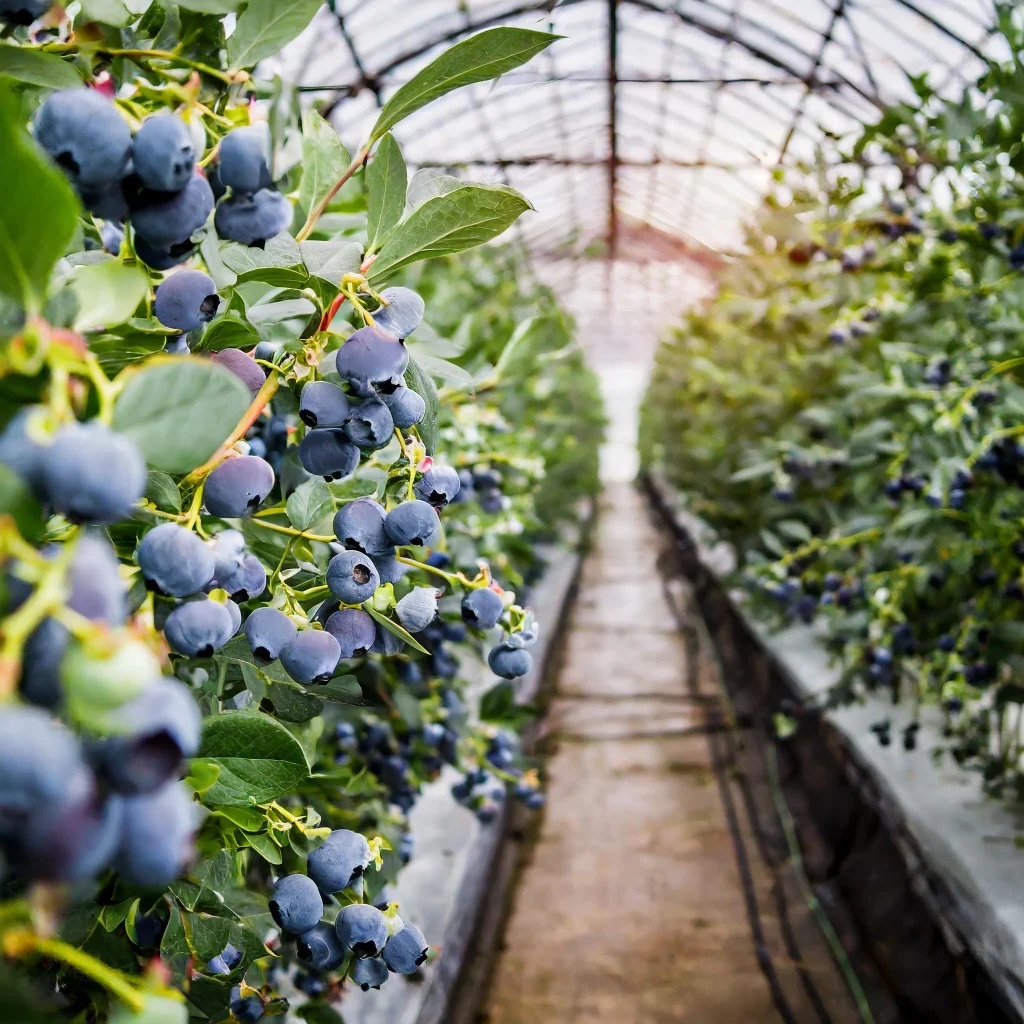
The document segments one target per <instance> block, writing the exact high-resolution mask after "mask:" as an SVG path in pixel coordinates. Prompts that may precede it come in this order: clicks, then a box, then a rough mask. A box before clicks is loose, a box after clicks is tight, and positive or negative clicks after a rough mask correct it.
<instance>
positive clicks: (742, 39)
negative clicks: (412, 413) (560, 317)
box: [273, 0, 1001, 299]
mask: <svg viewBox="0 0 1024 1024" xmlns="http://www.w3.org/2000/svg"><path fill="white" fill-rule="evenodd" d="M994 7H995V3H994V0H417V2H416V3H410V2H409V0H335V2H334V3H332V4H329V5H327V6H325V7H324V8H323V9H322V10H321V11H320V12H319V14H318V15H317V17H316V18H315V19H314V21H313V23H312V24H311V26H310V27H309V29H308V30H307V32H306V33H305V34H304V35H303V36H302V37H300V39H298V40H296V42H295V43H293V44H292V45H291V46H289V47H288V48H287V49H286V50H285V51H283V52H282V53H281V54H280V55H279V56H278V57H277V58H276V59H275V60H274V62H273V64H274V65H275V68H274V70H278V71H280V72H281V73H282V75H283V76H284V77H285V78H287V79H288V80H290V81H291V82H293V83H294V84H296V85H297V86H298V87H299V88H301V89H302V91H303V92H304V94H306V96H307V97H308V98H309V99H310V100H315V101H316V102H317V103H318V104H319V105H320V109H321V110H323V111H324V112H325V113H326V114H327V116H329V117H330V119H331V121H332V123H333V124H334V125H335V126H336V128H337V129H338V131H339V133H340V134H341V136H342V138H343V140H344V141H345V142H346V144H347V145H349V146H350V148H355V147H356V146H358V145H359V144H360V143H361V142H362V141H363V139H364V138H365V136H366V134H367V132H368V130H369V128H370V126H371V124H372V123H373V120H374V118H375V117H376V112H377V110H378V108H379V105H380V104H381V103H383V102H384V101H386V100H387V98H388V96H390V95H391V94H392V93H393V92H394V91H395V90H396V89H397V88H398V87H399V86H401V85H402V84H403V83H404V82H406V81H408V80H409V79H410V78H411V77H412V76H413V75H414V74H415V73H416V72H417V71H418V70H420V69H421V68H422V67H424V66H425V65H426V64H427V63H429V62H430V61H431V60H433V59H434V58H435V57H436V56H437V55H438V54H439V53H441V52H442V51H443V50H444V49H445V48H446V47H448V46H450V45H451V44H452V43H454V42H457V41H458V40H459V39H461V38H463V37H465V36H466V35H469V34H472V33H473V32H476V31H479V30H481V29H484V28H488V27H492V26H495V25H520V26H523V27H529V28H537V29H545V30H549V31H552V32H555V33H558V34H559V35H561V36H563V37H564V38H562V39H560V40H558V41H557V42H556V43H555V44H554V45H553V46H551V47H550V48H549V49H548V50H547V51H545V52H544V53H543V54H541V55H540V56H538V57H537V58H535V59H534V60H533V61H532V62H530V63H529V64H528V65H527V66H526V67H524V68H522V69H520V70H518V71H516V72H513V73H510V74H508V75H507V76H505V77H504V78H502V79H501V80H500V81H498V82H496V83H485V84H481V85H477V86H471V87H469V88H465V89H461V90H458V91H457V92H455V93H452V94H450V95H449V96H447V97H444V98H443V99H441V100H440V101H438V102H436V103H434V104H432V105H431V106H430V107H428V108H426V109H424V110H421V111H418V112H417V113H415V114H413V115H412V116H411V117H409V118H408V119H406V120H405V121H403V122H402V123H401V124H400V125H399V126H398V128H397V129H396V131H395V134H396V135H397V136H398V138H399V139H400V141H401V142H402V145H403V149H404V151H405V154H406V158H407V161H408V163H409V164H410V166H411V167H413V168H416V167H438V168H443V169H446V170H449V171H451V172H452V173H457V174H461V175H464V176H466V177H471V178H476V179H479V180H485V181H503V182H507V183H508V184H511V185H513V186H514V187H516V188H519V189H521V190H522V191H523V192H525V193H526V194H527V195H528V197H529V198H530V200H531V201H532V202H533V204H534V205H535V207H536V212H533V213H529V214H527V215H526V216H524V217H523V218H522V220H521V222H520V224H519V225H518V226H517V228H516V229H515V232H516V234H517V236H518V237H519V238H520V239H521V240H522V241H523V242H525V244H526V245H527V247H528V249H529V251H530V253H531V254H532V255H533V257H534V259H535V261H536V260H547V261H558V260H564V259H566V258H568V257H570V256H571V255H573V254H577V255H579V254H583V253H586V254H587V255H591V256H592V255H594V254H595V253H596V254H599V255H600V257H601V258H604V259H608V258H611V259H617V260H620V261H621V260H628V261H632V262H638V263H640V264H647V265H651V264H657V263H659V262H662V261H664V262H669V263H672V262H678V261H679V260H680V258H681V257H683V256H685V255H686V254H690V255H691V256H694V257H695V258H696V257H702V256H706V255H707V251H708V250H717V251H721V252H729V251H730V250H733V249H735V248H736V246H738V245H739V244H740V241H741V238H742V225H743V223H744V221H745V220H747V219H748V218H749V216H750V214H751V213H752V212H753V211H754V210H755V209H756V207H757V205H758V203H759V202H760V200H761V198H762V197H763V195H764V193H765V190H766V188H767V187H768V185H769V183H770V180H771V172H772V170H773V168H775V167H777V166H778V165H779V164H780V163H788V162H794V161H800V160H809V159H811V158H813V156H814V155H815V152H816V150H817V148H818V147H819V146H821V145H822V143H823V141H824V140H827V139H832V140H835V139H841V138H842V137H843V136H844V135H846V134H848V133H849V132H850V131H851V130H852V129H853V128H855V127H856V125H857V124H858V123H861V122H863V121H864V120H866V119H870V118H872V117H874V116H876V115H877V112H878V110H879V109H880V108H881V107H882V106H884V105H886V104H888V103H891V102H895V101H900V100H904V99H908V98H911V97H912V96H913V91H912V88H911V85H910V82H909V78H908V76H916V75H920V74H924V73H927V74H928V75H929V81H930V82H931V84H932V86H933V87H937V88H938V89H939V90H940V91H942V92H948V93H955V92H956V91H958V90H959V89H961V88H962V87H963V84H964V82H965V81H967V80H969V79H970V78H971V77H973V76H975V75H976V74H977V73H978V72H979V70H980V68H981V67H982V59H983V58H984V57H985V56H1001V54H999V53H998V52H997V51H996V49H995V48H996V47H997V46H998V45H999V38H998V37H996V36H993V35H992V33H991V28H992V26H993V24H994V22H995V10H994ZM646 273H647V280H648V281H649V282H651V281H656V280H661V281H663V282H664V287H665V288H666V289H668V290H673V289H677V282H676V281H675V280H674V278H673V276H672V275H671V274H662V275H660V276H659V275H655V274H654V272H653V271H652V270H650V269H648V271H647V272H646ZM671 298H672V296H670V299H671Z"/></svg>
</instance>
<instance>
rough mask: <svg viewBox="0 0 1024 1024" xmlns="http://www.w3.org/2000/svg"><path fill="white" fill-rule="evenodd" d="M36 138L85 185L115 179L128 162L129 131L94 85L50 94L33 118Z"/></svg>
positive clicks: (77, 182)
mask: <svg viewBox="0 0 1024 1024" xmlns="http://www.w3.org/2000/svg"><path fill="white" fill-rule="evenodd" d="M35 139H36V142H38V143H39V145H40V146H42V147H43V149H45V150H46V152H47V153H49V154H50V156H51V157H52V158H53V160H54V162H55V163H56V164H57V165H58V166H59V167H60V168H61V170H63V171H64V173H65V174H66V175H67V176H68V177H69V178H70V179H71V181H72V182H73V183H74V184H75V185H76V186H78V187H79V188H83V189H95V188H101V187H103V186H105V185H109V184H111V183H113V182H115V181H117V180H118V179H119V178H120V177H121V176H122V175H123V174H124V171H125V168H126V167H127V166H128V159H129V157H130V155H131V149H132V133H131V131H130V130H129V128H128V124H127V122H126V121H125V120H124V118H123V117H121V115H120V114H119V113H118V112H117V107H115V106H114V104H113V103H112V102H111V101H110V100H108V99H107V98H106V97H105V96H103V95H102V94H100V93H99V92H97V91H96V90H94V89H84V88H83V89H64V90H62V91H60V92H55V93H51V94H50V96H48V97H47V99H46V102H45V103H43V105H42V106H41V107H40V108H39V113H38V114H36V119H35Z"/></svg>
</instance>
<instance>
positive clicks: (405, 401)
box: [381, 385, 427, 430]
mask: <svg viewBox="0 0 1024 1024" xmlns="http://www.w3.org/2000/svg"><path fill="white" fill-rule="evenodd" d="M381 399H382V400H383V402H384V404H385V405H386V406H387V407H388V409H389V410H390V411H391V418H392V420H394V423H395V426H396V427H398V429H399V430H405V429H406V428H407V427H414V426H416V424H417V423H419V422H420V421H421V420H422V419H423V417H424V416H425V415H426V412H427V403H426V402H424V401H423V398H422V397H421V396H420V395H418V394H417V393H416V392H415V391H413V389H412V388H407V387H405V386H404V385H403V386H402V387H398V388H395V390H394V391H392V392H391V393H390V394H384V395H381Z"/></svg>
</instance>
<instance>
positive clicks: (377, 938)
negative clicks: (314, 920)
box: [334, 903, 388, 960]
mask: <svg viewBox="0 0 1024 1024" xmlns="http://www.w3.org/2000/svg"><path fill="white" fill-rule="evenodd" d="M334 926H335V928H336V929H337V931H338V938H339V939H340V940H341V944H342V946H343V947H344V948H345V950H346V951H350V952H351V953H352V954H353V955H354V956H355V957H356V958H357V959H359V960H365V959H366V958H367V957H371V956H379V955H380V952H381V950H382V949H383V948H384V943H385V942H387V941H388V920H387V918H386V917H385V916H384V915H383V914H382V913H381V912H380V911H379V910H378V909H377V908H376V907H373V906H370V904H369V903H350V904H349V905H348V906H347V907H342V908H341V913H340V914H338V919H337V920H336V921H335V923H334Z"/></svg>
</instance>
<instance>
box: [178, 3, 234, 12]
mask: <svg viewBox="0 0 1024 1024" xmlns="http://www.w3.org/2000/svg"><path fill="white" fill-rule="evenodd" d="M175 3H176V4H177V6H178V7H182V8H184V9H185V10H186V11H197V12H198V13H199V14H234V13H235V12H236V11H237V10H238V9H239V8H240V7H243V6H244V5H245V3H246V0H175Z"/></svg>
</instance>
